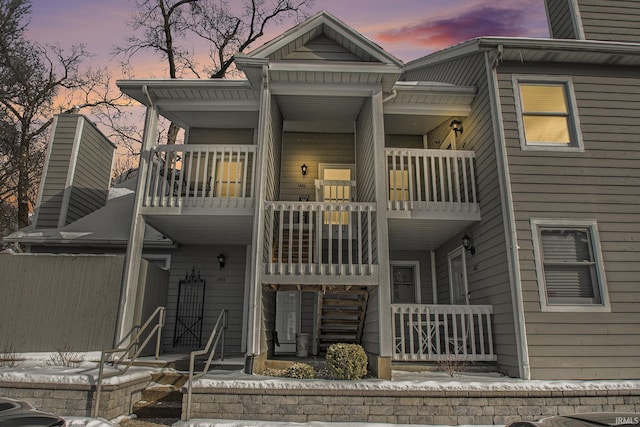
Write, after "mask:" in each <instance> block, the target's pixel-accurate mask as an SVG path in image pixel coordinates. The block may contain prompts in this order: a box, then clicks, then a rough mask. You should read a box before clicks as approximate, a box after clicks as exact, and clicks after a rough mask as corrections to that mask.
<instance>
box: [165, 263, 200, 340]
mask: <svg viewBox="0 0 640 427" xmlns="http://www.w3.org/2000/svg"><path fill="white" fill-rule="evenodd" d="M206 286H207V279H206V278H204V277H202V276H201V275H200V271H198V274H197V275H196V269H195V268H193V269H192V270H191V274H189V272H187V274H186V276H185V278H184V279H182V280H180V282H179V283H178V307H177V312H176V325H175V328H174V330H173V346H174V347H188V348H200V347H201V346H202V345H201V344H202V343H201V341H202V321H203V318H204V292H205V288H206Z"/></svg>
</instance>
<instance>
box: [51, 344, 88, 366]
mask: <svg viewBox="0 0 640 427" xmlns="http://www.w3.org/2000/svg"><path fill="white" fill-rule="evenodd" d="M82 362H84V356H83V354H82V353H78V352H75V351H69V350H67V349H66V347H63V348H59V349H58V350H56V352H55V353H51V354H50V355H49V360H47V365H49V366H65V367H67V368H77V367H78V366H80V364H81V363H82Z"/></svg>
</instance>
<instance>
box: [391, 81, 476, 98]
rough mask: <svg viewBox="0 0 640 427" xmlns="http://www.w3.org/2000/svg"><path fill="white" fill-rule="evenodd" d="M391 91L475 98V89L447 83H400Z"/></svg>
mask: <svg viewBox="0 0 640 427" xmlns="http://www.w3.org/2000/svg"><path fill="white" fill-rule="evenodd" d="M393 89H395V90H396V91H398V92H407V93H409V92H412V93H416V94H422V93H437V94H452V95H468V96H471V97H475V95H476V92H477V89H476V88H475V87H473V86H456V85H452V84H448V83H440V82H417V81H416V82H414V81H402V82H396V84H395V85H393Z"/></svg>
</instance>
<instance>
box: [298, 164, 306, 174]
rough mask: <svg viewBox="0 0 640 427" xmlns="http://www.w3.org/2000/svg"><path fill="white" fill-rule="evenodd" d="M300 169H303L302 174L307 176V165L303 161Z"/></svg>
mask: <svg viewBox="0 0 640 427" xmlns="http://www.w3.org/2000/svg"><path fill="white" fill-rule="evenodd" d="M300 170H302V176H305V175H306V174H307V165H306V164H304V163H303V164H302V166H300Z"/></svg>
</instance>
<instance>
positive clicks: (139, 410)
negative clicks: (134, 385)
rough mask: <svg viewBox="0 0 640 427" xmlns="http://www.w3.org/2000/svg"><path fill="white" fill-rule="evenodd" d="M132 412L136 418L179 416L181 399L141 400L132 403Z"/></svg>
mask: <svg viewBox="0 0 640 427" xmlns="http://www.w3.org/2000/svg"><path fill="white" fill-rule="evenodd" d="M133 413H134V414H136V416H137V417H138V419H146V418H180V416H181V415H182V400H181V401H179V402H174V401H159V402H148V401H146V400H141V401H139V402H137V403H136V404H135V405H133Z"/></svg>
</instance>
